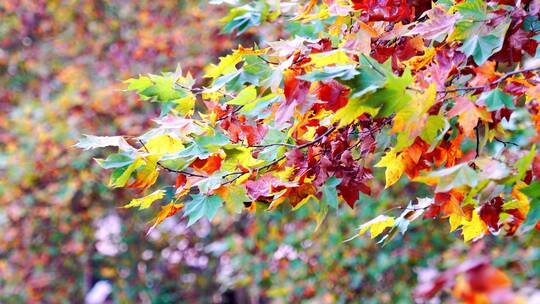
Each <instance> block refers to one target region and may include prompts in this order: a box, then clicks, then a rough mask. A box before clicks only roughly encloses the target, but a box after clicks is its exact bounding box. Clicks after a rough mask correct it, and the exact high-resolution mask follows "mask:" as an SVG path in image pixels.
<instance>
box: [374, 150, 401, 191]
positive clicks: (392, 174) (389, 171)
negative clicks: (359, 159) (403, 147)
mask: <svg viewBox="0 0 540 304" xmlns="http://www.w3.org/2000/svg"><path fill="white" fill-rule="evenodd" d="M375 167H379V168H383V167H386V172H385V176H386V185H385V187H384V188H385V189H386V188H388V187H390V186H391V185H393V184H395V183H396V182H397V181H398V180H399V178H400V177H401V175H402V174H403V172H404V171H405V165H404V164H403V156H402V155H401V154H399V155H398V154H397V153H396V152H395V151H394V150H390V151H388V152H386V154H385V155H384V156H383V157H382V158H381V160H380V161H379V162H378V163H377V164H376V165H375Z"/></svg>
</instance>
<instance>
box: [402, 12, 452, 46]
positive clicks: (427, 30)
mask: <svg viewBox="0 0 540 304" xmlns="http://www.w3.org/2000/svg"><path fill="white" fill-rule="evenodd" d="M426 15H427V17H428V18H429V19H428V21H427V22H421V23H418V24H416V25H415V26H414V28H413V29H412V30H410V31H409V32H408V33H406V35H420V36H422V37H424V38H425V39H441V38H443V37H444V36H445V35H448V34H449V33H451V32H452V31H453V30H454V24H455V23H456V21H458V20H459V15H458V14H451V15H448V14H446V12H445V11H444V10H443V9H442V8H441V7H440V6H435V7H434V8H433V9H431V10H429V11H427V12H426Z"/></svg>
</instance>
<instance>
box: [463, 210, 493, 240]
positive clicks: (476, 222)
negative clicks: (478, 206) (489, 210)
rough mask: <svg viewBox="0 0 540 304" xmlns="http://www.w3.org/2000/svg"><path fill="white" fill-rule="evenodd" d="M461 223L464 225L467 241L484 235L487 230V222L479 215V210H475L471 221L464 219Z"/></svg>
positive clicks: (464, 237)
mask: <svg viewBox="0 0 540 304" xmlns="http://www.w3.org/2000/svg"><path fill="white" fill-rule="evenodd" d="M461 223H462V225H463V229H462V232H463V240H464V241H465V243H467V242H469V241H471V240H472V239H476V238H479V237H481V236H483V235H484V233H485V232H486V230H487V225H486V223H485V222H484V221H483V220H482V219H481V218H480V215H478V212H476V211H473V213H472V218H471V220H470V221H468V220H466V219H463V220H462V222H461Z"/></svg>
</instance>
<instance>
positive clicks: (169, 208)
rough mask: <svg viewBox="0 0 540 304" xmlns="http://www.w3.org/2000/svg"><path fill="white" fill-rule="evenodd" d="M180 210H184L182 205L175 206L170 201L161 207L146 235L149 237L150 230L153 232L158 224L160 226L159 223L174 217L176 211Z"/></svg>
mask: <svg viewBox="0 0 540 304" xmlns="http://www.w3.org/2000/svg"><path fill="white" fill-rule="evenodd" d="M182 208H184V204H175V203H174V202H173V201H171V202H170V203H169V204H168V205H166V206H162V207H161V211H160V212H159V213H158V214H157V215H156V217H155V218H154V219H153V221H154V224H152V226H151V227H150V228H149V229H148V232H147V233H146V235H149V234H150V233H151V232H152V230H154V229H155V228H156V227H157V226H158V225H159V224H161V222H163V221H164V220H165V219H167V218H169V217H171V216H173V215H175V214H176V213H177V212H178V211H180V210H182Z"/></svg>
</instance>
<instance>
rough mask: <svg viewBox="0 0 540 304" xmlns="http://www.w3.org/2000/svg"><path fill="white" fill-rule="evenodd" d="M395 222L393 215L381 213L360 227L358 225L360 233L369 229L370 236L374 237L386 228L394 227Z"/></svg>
mask: <svg viewBox="0 0 540 304" xmlns="http://www.w3.org/2000/svg"><path fill="white" fill-rule="evenodd" d="M394 224H395V219H394V218H393V217H390V216H387V215H379V216H377V217H376V218H374V219H372V220H370V221H369V222H366V223H364V224H362V225H360V227H358V229H359V231H358V235H361V234H364V233H366V232H367V231H368V230H369V233H370V237H371V238H372V239H374V238H376V237H377V236H379V235H380V234H381V233H382V232H383V231H384V229H386V228H388V227H393V226H394Z"/></svg>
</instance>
